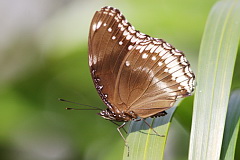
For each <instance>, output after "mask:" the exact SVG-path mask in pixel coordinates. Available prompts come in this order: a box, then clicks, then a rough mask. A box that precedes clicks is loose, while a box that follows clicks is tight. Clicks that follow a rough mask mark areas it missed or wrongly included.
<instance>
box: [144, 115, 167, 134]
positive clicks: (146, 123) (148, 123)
mask: <svg viewBox="0 0 240 160" xmlns="http://www.w3.org/2000/svg"><path fill="white" fill-rule="evenodd" d="M142 120H143V122H145V123H146V125H148V127H149V128H150V129H152V130H153V132H154V133H156V134H157V135H158V136H160V137H165V136H164V135H160V134H158V133H157V131H155V129H153V128H152V126H151V125H150V124H149V123H148V122H147V121H146V120H145V119H144V118H142Z"/></svg>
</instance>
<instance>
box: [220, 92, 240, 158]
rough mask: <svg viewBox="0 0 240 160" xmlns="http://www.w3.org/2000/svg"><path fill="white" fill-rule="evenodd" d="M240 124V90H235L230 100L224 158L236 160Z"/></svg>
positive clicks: (223, 145)
mask: <svg viewBox="0 0 240 160" xmlns="http://www.w3.org/2000/svg"><path fill="white" fill-rule="evenodd" d="M239 124H240V90H235V91H234V92H233V93H232V95H231V97H230V100H229V106H228V113H227V118H226V125H225V126H226V127H225V130H224V136H223V144H222V151H221V159H222V160H234V155H235V148H236V143H237V138H238V132H239Z"/></svg>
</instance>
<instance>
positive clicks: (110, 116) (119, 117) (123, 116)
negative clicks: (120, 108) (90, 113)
mask: <svg viewBox="0 0 240 160" xmlns="http://www.w3.org/2000/svg"><path fill="white" fill-rule="evenodd" d="M98 115H100V116H101V117H103V118H105V119H107V120H111V121H118V122H123V121H125V122H127V121H131V120H133V119H136V118H137V115H136V114H135V113H134V112H129V113H125V112H116V113H115V112H114V111H111V110H110V109H109V108H107V109H106V110H102V111H101V112H100V113H98Z"/></svg>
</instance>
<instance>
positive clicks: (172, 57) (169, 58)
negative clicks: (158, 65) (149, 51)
mask: <svg viewBox="0 0 240 160" xmlns="http://www.w3.org/2000/svg"><path fill="white" fill-rule="evenodd" d="M174 59H175V57H174V56H170V57H168V58H167V59H166V60H165V64H168V63H169V62H171V61H172V60H174Z"/></svg>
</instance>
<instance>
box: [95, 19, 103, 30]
mask: <svg viewBox="0 0 240 160" xmlns="http://www.w3.org/2000/svg"><path fill="white" fill-rule="evenodd" d="M101 24H102V21H99V22H98V23H97V27H96V29H98V28H100V26H101Z"/></svg>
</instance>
